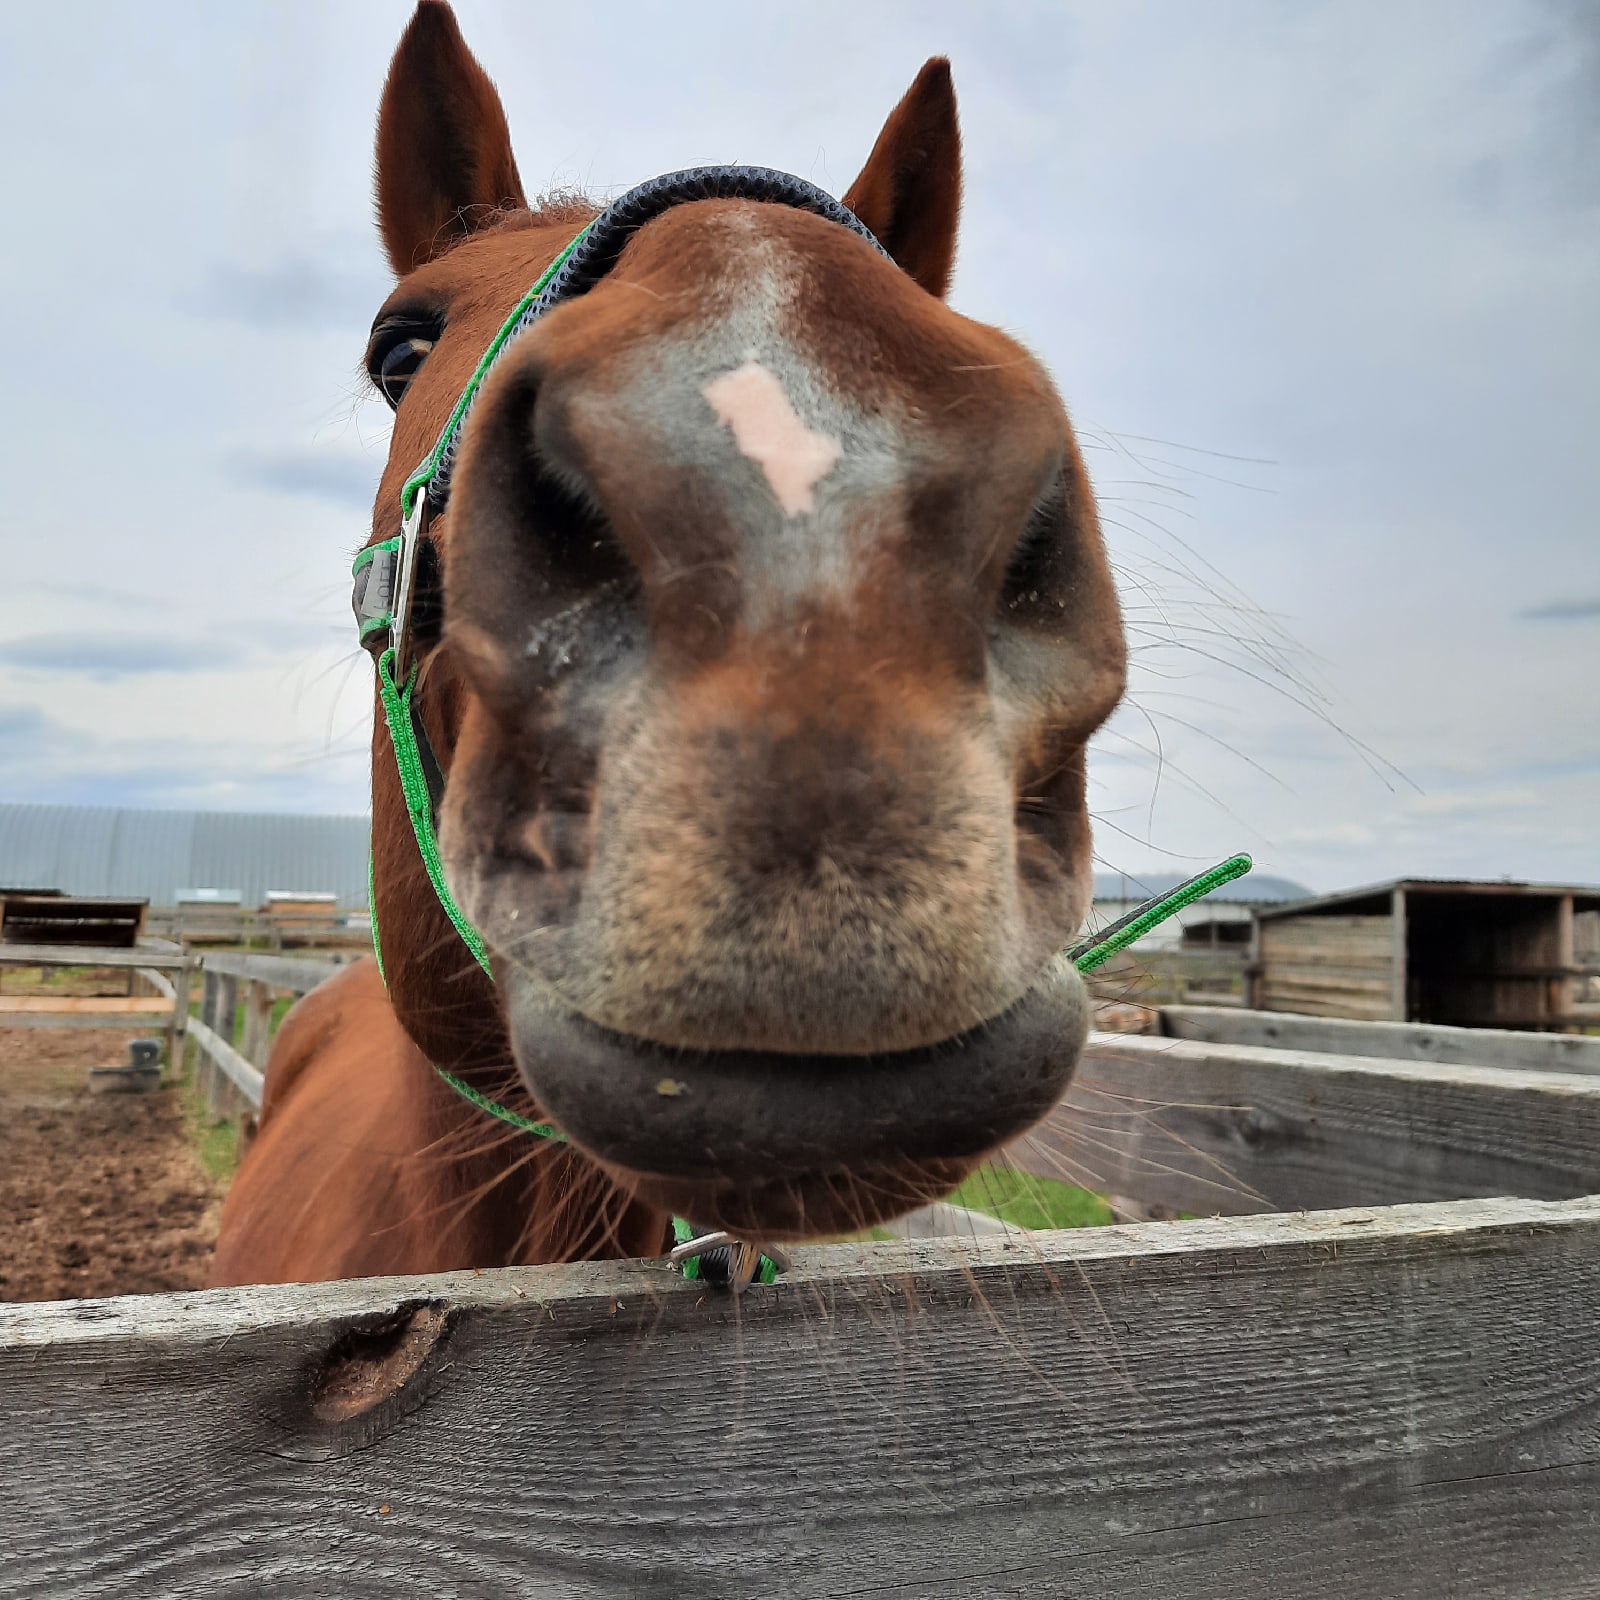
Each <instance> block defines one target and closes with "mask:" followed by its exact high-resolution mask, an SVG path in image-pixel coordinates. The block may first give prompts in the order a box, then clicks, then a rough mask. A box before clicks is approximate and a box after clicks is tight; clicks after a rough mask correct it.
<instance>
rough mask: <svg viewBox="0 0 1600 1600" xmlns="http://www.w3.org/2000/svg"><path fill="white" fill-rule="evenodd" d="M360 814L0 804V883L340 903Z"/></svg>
mask: <svg viewBox="0 0 1600 1600" xmlns="http://www.w3.org/2000/svg"><path fill="white" fill-rule="evenodd" d="M369 827H370V823H369V821H368V819H367V818H366V817H326V816H300V815H296V814H293V813H277V812H250V811H134V810H126V809H122V808H119V807H111V806H104V807H101V806H47V805H3V804H0V888H7V889H61V890H64V891H65V892H66V893H67V894H73V895H106V896H117V895H124V896H128V897H131V898H134V899H142V900H148V901H149V902H150V903H151V905H154V906H170V905H173V904H175V903H176V902H177V899H178V895H179V893H180V891H193V890H197V889H212V890H222V891H224V892H225V897H226V898H228V899H231V898H232V894H231V893H228V891H235V892H237V893H238V895H239V899H240V902H241V903H242V904H244V905H246V906H259V905H262V904H263V903H264V902H265V900H266V897H267V894H268V892H269V891H270V890H274V889H276V890H299V891H302V892H306V893H313V894H315V893H324V894H336V895H338V897H339V904H340V906H341V907H343V908H345V909H346V910H355V909H357V908H365V906H366V903H367V835H368V830H369ZM1180 882H1182V879H1181V878H1178V877H1170V876H1163V875H1161V874H1160V873H1153V874H1147V875H1136V874H1133V873H1105V872H1102V873H1096V874H1095V880H1094V897H1095V901H1096V902H1097V905H1098V906H1099V908H1100V911H1101V914H1102V916H1104V915H1106V914H1107V913H1108V911H1109V910H1110V908H1111V907H1115V906H1119V905H1120V906H1124V907H1130V906H1133V905H1136V904H1138V903H1139V902H1141V901H1144V900H1149V899H1151V898H1152V897H1153V896H1155V895H1159V894H1165V893H1166V892H1167V891H1168V890H1169V889H1172V888H1175V887H1176V886H1177V885H1178V884H1179V883H1180ZM1305 897H1306V890H1304V889H1303V888H1301V887H1300V885H1299V884H1295V883H1290V882H1288V881H1287V880H1286V879H1283V878H1273V877H1269V876H1267V875H1265V874H1263V873H1251V874H1250V875H1249V876H1248V877H1245V878H1241V879H1239V880H1238V881H1237V882H1235V883H1230V884H1227V885H1225V886H1224V887H1223V888H1221V889H1219V890H1218V891H1217V892H1216V893H1215V894H1213V895H1211V896H1210V897H1209V898H1208V899H1207V900H1206V902H1205V903H1206V905H1207V906H1218V905H1229V906H1236V907H1239V908H1240V911H1239V912H1238V913H1237V914H1239V915H1248V913H1247V912H1245V911H1244V910H1243V908H1244V907H1247V906H1259V905H1273V904H1277V903H1279V902H1281V901H1285V900H1302V899H1304V898H1305Z"/></svg>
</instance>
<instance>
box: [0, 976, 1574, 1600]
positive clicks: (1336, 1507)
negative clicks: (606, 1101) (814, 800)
mask: <svg viewBox="0 0 1600 1600" xmlns="http://www.w3.org/2000/svg"><path fill="white" fill-rule="evenodd" d="M220 962H221V963H222V964H219V963H218V958H207V960H206V963H205V965H206V968H207V1001H206V1007H207V1010H208V1014H207V1015H205V1016H203V1017H202V1019H201V1020H200V1022H199V1023H198V1024H197V1025H195V1026H193V1027H192V1028H191V1030H190V1031H191V1037H192V1038H194V1040H195V1041H196V1045H197V1049H198V1053H199V1055H200V1056H201V1057H202V1058H203V1059H204V1060H205V1061H206V1063H207V1065H206V1066H205V1068H204V1069H203V1070H204V1072H205V1073H208V1074H210V1075H211V1082H212V1083H214V1084H215V1085H216V1088H215V1094H216V1098H217V1103H218V1104H219V1105H226V1104H228V1103H230V1102H231V1103H234V1104H239V1105H247V1104H249V1103H250V1101H251V1100H252V1098H254V1097H258V1096H259V1071H258V1066H259V1061H260V1059H261V1053H262V1052H263V1051H264V1049H265V1035H266V1027H265V1025H264V1024H262V1023H260V1022H257V1023H256V1024H254V1025H252V1024H251V1022H250V1020H249V1019H250V1017H251V1016H255V1017H258V1018H259V1017H262V1016H267V1017H270V1013H271V1006H272V997H273V996H274V995H275V994H278V993H281V992H283V991H285V990H294V989H299V988H301V987H304V986H309V984H310V983H311V982H313V981H315V978H316V977H317V976H319V975H320V972H319V971H318V970H317V969H318V968H319V967H320V969H321V971H326V970H327V969H326V966H325V965H324V964H320V963H316V962H312V961H291V960H285V959H282V958H270V957H226V958H220ZM241 1006H242V1007H243V1008H244V1013H245V1021H244V1025H243V1032H242V1034H240V1037H241V1046H242V1048H241V1049H239V1050H235V1049H234V1046H233V1043H232V1040H233V1039H234V1037H235V1035H236V1034H239V1033H240V1030H239V1027H238V1017H237V1011H236V1008H238V1007H241ZM1296 1020H1297V1019H1293V1018H1286V1017H1282V1016H1274V1017H1270V1018H1267V1019H1265V1020H1263V1019H1262V1017H1261V1016H1260V1015H1259V1014H1252V1013H1248V1012H1241V1011H1236V1010H1217V1011H1212V1012H1206V1011H1204V1009H1203V1008H1199V1009H1193V1010H1188V1011H1186V1012H1185V1011H1178V1012H1174V1013H1169V1014H1168V1015H1167V1016H1166V1017H1165V1018H1164V1025H1165V1026H1166V1027H1167V1028H1169V1029H1170V1030H1171V1031H1170V1035H1169V1036H1163V1037H1148V1038H1130V1037H1123V1036H1114V1035H1097V1036H1096V1037H1095V1039H1094V1040H1093V1042H1092V1045H1091V1049H1090V1051H1089V1053H1088V1054H1087V1056H1086V1058H1085V1061H1084V1064H1083V1067H1082V1069H1081V1071H1080V1075H1079V1079H1078V1081H1077V1083H1076V1084H1075V1085H1074V1088H1073V1090H1072V1091H1071V1093H1070V1094H1069V1095H1068V1096H1067V1098H1066V1099H1065V1101H1064V1102H1063V1104H1062V1106H1061V1107H1059V1108H1058V1110H1057V1111H1056V1113H1055V1114H1054V1115H1053V1116H1052V1117H1051V1118H1050V1119H1049V1120H1048V1121H1047V1123H1046V1124H1045V1125H1044V1126H1043V1127H1042V1128H1041V1129H1040V1130H1038V1131H1037V1132H1036V1133H1035V1134H1034V1135H1032V1136H1030V1137H1029V1138H1028V1139H1025V1140H1023V1141H1021V1142H1019V1144H1018V1145H1017V1146H1015V1147H1014V1148H1013V1150H1012V1152H1011V1155H1012V1157H1013V1159H1014V1161H1015V1162H1016V1164H1017V1165H1019V1166H1023V1167H1025V1168H1029V1169H1031V1170H1034V1171H1038V1172H1042V1173H1046V1174H1048V1175H1051V1176H1073V1175H1076V1176H1079V1177H1080V1178H1083V1179H1085V1180H1087V1179H1090V1178H1097V1181H1098V1182H1099V1183H1100V1184H1101V1185H1102V1186H1104V1187H1109V1188H1112V1189H1114V1190H1117V1191H1118V1192H1121V1193H1125V1194H1127V1195H1129V1196H1132V1197H1134V1198H1135V1199H1137V1200H1141V1201H1144V1202H1147V1203H1150V1204H1164V1205H1171V1206H1175V1207H1177V1208H1178V1209H1182V1210H1189V1211H1222V1212H1229V1213H1244V1212H1260V1213H1262V1214H1260V1215H1251V1216H1237V1215H1236V1216H1231V1217H1221V1218H1208V1219H1206V1220H1196V1221H1182V1222H1164V1223H1149V1224H1144V1225H1140V1226H1130V1227H1113V1228H1100V1229H1085V1230H1081V1231H1078V1232H1073V1233H1045V1234H1019V1233H1015V1232H1013V1233H1010V1234H1003V1235H997V1236H992V1237H983V1238H977V1239H973V1238H968V1239H965V1240H963V1241H961V1242H960V1243H956V1242H954V1241H950V1240H927V1241H917V1242H911V1243H902V1244H883V1245H870V1246H855V1245H851V1246H831V1247H826V1248H816V1249H810V1250H805V1251H802V1252H800V1259H799V1262H798V1264H797V1267H796V1270H795V1271H794V1272H793V1273H792V1274H790V1275H789V1276H787V1277H786V1278H784V1279H782V1280H780V1282H778V1283H777V1284H775V1285H773V1286H771V1287H767V1288H762V1287H756V1288H753V1289H752V1290H751V1291H750V1292H749V1293H748V1294H746V1295H745V1296H744V1297H743V1298H742V1299H741V1300H739V1301H737V1302H735V1301H732V1300H729V1299H727V1298H725V1297H723V1296H720V1295H718V1294H715V1293H708V1292H706V1291H705V1290H704V1289H703V1288H702V1287H701V1286H699V1285H697V1284H692V1283H685V1282H683V1281H682V1280H680V1279H677V1278H675V1277H674V1276H673V1275H672V1274H671V1273H669V1272H668V1270H667V1269H666V1268H665V1266H664V1265H663V1264H661V1263H621V1264H611V1265H602V1266H571V1267H546V1268H533V1269H519V1270H508V1271H499V1272H485V1273H457V1274H450V1275H445V1276H437V1277H425V1278H411V1279H372V1280H366V1281H360V1282H349V1283H339V1284H327V1285H313V1286H304V1287H291V1288H263V1289H245V1290H218V1291H210V1292H206V1293H201V1294H188V1295H166V1296H149V1297H140V1298H133V1299H126V1300H116V1301H99V1302H94V1301H90V1302H73V1303H66V1304H59V1305H39V1306H14V1307H0V1394H3V1395H4V1396H5V1397H6V1406H5V1415H6V1418H7V1423H6V1437H7V1439H8V1441H10V1442H11V1443H12V1446H13V1454H14V1458H15V1459H16V1460H17V1461H20V1462H26V1463H27V1464H28V1470H26V1471H23V1472H18V1473H15V1474H12V1475H10V1477H9V1478H7V1479H0V1548H4V1549H5V1550H6V1552H7V1554H8V1556H9V1558H10V1559H9V1561H8V1563H7V1566H6V1569H5V1571H6V1585H7V1590H6V1592H7V1593H8V1594H17V1595H21V1596H43V1595H58V1594H59V1595H68V1594H70V1595H73V1596H85V1597H93V1596H112V1595H115V1596H119V1597H120V1596H124V1595H130V1594H132V1595H143V1594H150V1595H175V1596H182V1595H202V1594H206V1595H209V1594H214V1593H240V1594H246V1593H270V1594H307V1595H321V1594H338V1595H341V1596H345V1595H349V1596H366V1595H372V1596H380V1595H381V1596H389V1595H399V1594H421V1593H428V1594H439V1595H464V1596H469V1595H470V1596H476V1595H484V1596H487V1595H519V1596H520V1595H533V1596H546V1595H548V1596H557V1595H560V1596H567V1595H582V1596H618V1597H621V1596H630V1595H694V1596H730V1597H732V1596H749V1595H767V1594H772V1595H779V1594H781V1595H786V1596H787V1595H793V1596H817V1597H823V1596H827V1597H838V1596H857V1595H859V1596H872V1597H874V1600H881V1597H909V1596H922V1595H932V1596H950V1597H956V1596H974V1595H983V1596H988V1595H996V1596H1019V1597H1020V1596H1078V1597H1090V1596H1107V1597H1110V1596H1117V1597H1123V1596H1141V1595H1148V1596H1160V1597H1162V1600H1189V1597H1200V1596H1205V1597H1224V1596H1226V1597H1228V1600H1255V1597H1260V1600H1295V1597H1300V1596H1305V1597H1311V1596H1317V1597H1323V1596H1338V1597H1341V1600H1345V1597H1361V1600H1381V1597H1388V1596H1405V1597H1415V1600H1441V1597H1447V1596H1455V1595H1460V1596H1468V1595H1470V1596H1473V1597H1475V1600H1476V1597H1479V1596H1484V1597H1495V1596H1504V1597H1507V1600H1509V1597H1512V1596H1516V1597H1519V1600H1521V1597H1543V1596H1550V1597H1557V1596H1559V1597H1572V1600H1579V1597H1583V1600H1593V1597H1594V1596H1595V1594H1596V1593H1597V1592H1600V1576H1597V1575H1600V1339H1597V1338H1596V1328H1597V1325H1600V1317H1597V1312H1600V1137H1597V1136H1600V1073H1597V1072H1595V1071H1594V1070H1593V1066H1594V1063H1593V1061H1592V1059H1591V1058H1590V1057H1589V1056H1588V1054H1587V1053H1586V1052H1585V1051H1583V1050H1581V1049H1578V1050H1573V1049H1572V1048H1571V1047H1573V1046H1581V1045H1584V1044H1587V1043H1590V1042H1591V1041H1585V1040H1577V1039H1570V1040H1569V1039H1561V1038H1559V1037H1556V1036H1549V1037H1546V1038H1543V1039H1540V1040H1537V1041H1535V1042H1534V1044H1533V1045H1532V1046H1530V1044H1529V1041H1528V1040H1527V1039H1526V1037H1525V1036H1520V1035H1511V1036H1508V1040H1507V1041H1497V1040H1496V1039H1495V1038H1494V1037H1492V1036H1489V1035H1483V1036H1481V1037H1483V1039H1484V1041H1485V1042H1484V1044H1483V1046H1482V1047H1481V1048H1480V1050H1479V1053H1478V1055H1477V1056H1476V1058H1475V1059H1474V1060H1473V1061H1472V1062H1468V1063H1459V1062H1456V1061H1454V1060H1451V1059H1448V1057H1449V1056H1450V1053H1451V1050H1452V1049H1453V1048H1456V1047H1457V1043H1456V1041H1453V1040H1452V1039H1445V1040H1443V1041H1442V1042H1441V1041H1440V1040H1439V1039H1437V1038H1436V1037H1432V1036H1434V1035H1437V1034H1438V1033H1439V1032H1440V1030H1436V1029H1435V1030H1414V1031H1413V1032H1410V1033H1408V1032H1406V1031H1404V1030H1402V1031H1400V1032H1396V1031H1395V1030H1394V1029H1392V1028H1391V1029H1389V1031H1387V1032H1385V1033H1381V1034H1372V1035H1360V1034H1358V1035H1354V1036H1349V1035H1345V1036H1339V1037H1334V1036H1331V1035H1327V1034H1317V1035H1315V1036H1313V1037H1305V1038H1300V1039H1297V1040H1291V1039H1288V1038H1283V1039H1281V1040H1280V1041H1278V1042H1274V1043H1266V1042H1263V1036H1262V1033H1261V1030H1262V1029H1264V1028H1267V1027H1275V1028H1280V1029H1281V1028H1284V1027H1288V1026H1291V1025H1292V1024H1293V1023H1294V1022H1295V1021H1296ZM1300 1020H1303V1019H1300ZM1424 1032H1426V1033H1428V1034H1429V1035H1430V1037H1429V1038H1428V1039H1427V1040H1424V1039H1423V1038H1421V1037H1420V1035H1421V1034H1422V1033H1424ZM1184 1035H1186V1036H1184ZM1539 1047H1549V1048H1551V1049H1554V1048H1556V1047H1561V1049H1562V1050H1563V1051H1564V1052H1565V1053H1562V1054H1560V1055H1557V1056H1552V1057H1543V1056H1540V1055H1539V1053H1538V1049H1539ZM1530 1050H1531V1051H1532V1054H1531V1055H1530ZM252 1055H253V1056H255V1058H256V1059H255V1060H252V1059H251V1057H252ZM1301 1206H1304V1207H1310V1208H1318V1209H1308V1210H1304V1211H1302V1210H1298V1209H1296V1208H1298V1207H1301Z"/></svg>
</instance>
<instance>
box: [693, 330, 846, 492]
mask: <svg viewBox="0 0 1600 1600" xmlns="http://www.w3.org/2000/svg"><path fill="white" fill-rule="evenodd" d="M703 393H704V394H705V397H706V400H707V402H708V404H709V405H710V406H711V409H712V410H713V411H715V412H716V414H717V416H718V418H719V419H720V420H721V421H722V422H724V423H726V424H727V426H728V427H729V428H731V429H732V430H733V439H734V443H735V444H737V445H738V447H739V452H740V454H741V455H745V456H748V457H749V458H750V460H752V461H754V462H756V463H758V464H759V465H760V467H761V470H762V471H763V472H764V473H766V475H767V484H768V486H769V487H770V488H771V490H772V493H773V497H774V498H775V499H776V500H777V502H778V504H779V505H780V506H782V507H783V513H784V515H785V516H787V517H794V516H798V515H799V514H800V513H801V512H803V511H811V510H813V509H815V507H816V487H817V484H818V483H819V482H820V481H821V479H823V478H825V477H826V476H827V475H828V474H829V473H830V472H831V471H832V470H833V467H834V463H835V462H837V461H838V459H839V457H840V456H841V455H842V454H843V453H844V451H843V448H842V447H841V446H840V444H839V441H838V440H837V439H835V438H834V437H833V435H832V434H830V433H818V432H816V431H815V430H814V429H812V428H808V427H807V426H806V425H805V423H804V422H802V421H801V420H800V415H799V413H798V412H797V411H796V410H795V408H794V406H793V405H791V404H790V401H789V397H788V395H786V394H785V393H784V392H783V385H782V384H781V383H780V382H779V381H778V378H777V375H776V374H775V373H772V372H769V371H768V370H767V368H766V367H764V366H762V365H761V363H760V362H759V361H747V362H745V364H744V365H743V366H742V367H736V368H734V370H733V371H732V372H725V373H723V375H722V376H721V377H720V378H718V379H716V380H715V381H714V382H712V383H708V384H707V385H706V386H705V389H704V391H703Z"/></svg>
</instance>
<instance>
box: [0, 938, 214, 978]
mask: <svg viewBox="0 0 1600 1600" xmlns="http://www.w3.org/2000/svg"><path fill="white" fill-rule="evenodd" d="M188 960H189V957H188V956H186V955H185V954H184V953H183V951H181V950H179V949H177V948H176V947H175V946H173V945H171V944H169V943H168V942H167V941H166V940H165V939H156V940H151V941H148V942H145V943H140V944H137V945H134V946H133V947H132V948H131V949H124V948H120V947H119V948H116V949H111V950H102V949H101V948H100V947H99V946H98V945H76V944H0V962H3V963H4V964H5V965H6V966H8V967H159V968H161V969H163V970H164V971H168V972H171V971H174V970H177V969H181V968H182V967H183V966H184V965H185V964H186V963H187V961H188Z"/></svg>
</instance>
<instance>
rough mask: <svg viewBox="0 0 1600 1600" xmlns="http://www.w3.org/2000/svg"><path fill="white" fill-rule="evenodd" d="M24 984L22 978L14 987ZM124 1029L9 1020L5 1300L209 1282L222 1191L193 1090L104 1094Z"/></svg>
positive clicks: (1, 1229) (2, 1172) (123, 1043)
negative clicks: (101, 1071)
mask: <svg viewBox="0 0 1600 1600" xmlns="http://www.w3.org/2000/svg"><path fill="white" fill-rule="evenodd" d="M9 990H10V985H8V992H9ZM132 1037H133V1035H132V1034H130V1033H127V1032H123V1031H116V1030H101V1029H80V1028H7V1029H0V1300H66V1299H75V1298H78V1297H82V1296H95V1295H114V1294H147V1293H154V1292H159V1291H161V1290H165V1289H198V1288H200V1287H201V1285H202V1283H203V1280H204V1277H205V1270H206V1263H207V1260H208V1259H209V1256H210V1253H211V1246H212V1242H213V1240H214V1239H215V1237H216V1222H217V1213H218V1210H219V1209H220V1206H221V1201H222V1194H221V1190H220V1188H219V1186H217V1185H215V1184H213V1183H212V1181H211V1180H210V1179H209V1178H208V1177H207V1176H206V1173H205V1171H204V1169H203V1168H202V1167H201V1165H200V1162H199V1160H198V1159H197V1157H196V1156H195V1153H194V1149H193V1147H192V1145H191V1142H190V1137H189V1134H188V1132H187V1130H186V1128H185V1123H184V1111H183V1100H182V1091H181V1090H180V1089H179V1088H177V1087H176V1086H173V1085H168V1086H165V1087H163V1088H161V1089H160V1090H158V1091H157V1092H156V1093H154V1094H142V1095H91V1094H90V1093H89V1086H88V1071H87V1069H88V1068H89V1067H91V1066H119V1065H123V1064H125V1063H126V1061H127V1058H128V1040H129V1039H130V1038H132Z"/></svg>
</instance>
